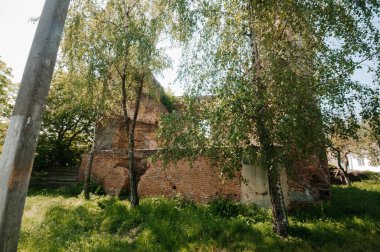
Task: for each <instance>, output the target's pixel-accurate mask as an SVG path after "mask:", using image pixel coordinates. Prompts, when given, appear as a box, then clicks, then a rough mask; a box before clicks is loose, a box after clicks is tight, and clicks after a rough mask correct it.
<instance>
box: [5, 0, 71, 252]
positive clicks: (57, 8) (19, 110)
mask: <svg viewBox="0 0 380 252" xmlns="http://www.w3.org/2000/svg"><path fill="white" fill-rule="evenodd" d="M69 3H70V0H48V1H45V5H44V8H43V11H42V14H41V18H40V21H39V23H38V27H37V30H36V34H35V36H34V40H33V44H32V47H31V50H30V53H29V56H28V60H27V63H26V66H25V70H24V74H23V77H22V80H21V85H20V89H19V92H18V95H17V99H16V103H15V106H14V109H13V113H12V117H11V120H10V123H9V128H8V132H7V136H6V139H5V144H4V149H3V154H2V156H1V160H0V251H1V252H3V251H7V252H8V251H11V252H12V251H16V250H17V244H18V237H19V232H20V226H21V219H22V214H23V210H24V205H25V199H26V194H27V190H28V185H29V180H30V175H31V172H32V167H33V160H34V154H35V150H36V145H37V140H38V136H39V132H40V128H41V122H42V117H43V112H44V109H45V102H46V97H47V95H48V92H49V88H50V82H51V79H52V75H53V71H54V66H55V62H56V58H57V51H58V47H59V43H60V41H61V37H62V32H63V26H64V23H65V19H66V14H67V10H68V7H69Z"/></svg>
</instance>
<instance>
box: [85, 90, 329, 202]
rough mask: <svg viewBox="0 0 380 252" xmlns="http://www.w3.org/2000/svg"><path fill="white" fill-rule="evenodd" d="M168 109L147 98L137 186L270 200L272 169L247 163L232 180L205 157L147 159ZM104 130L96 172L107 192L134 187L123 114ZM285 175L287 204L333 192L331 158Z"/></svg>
mask: <svg viewBox="0 0 380 252" xmlns="http://www.w3.org/2000/svg"><path fill="white" fill-rule="evenodd" d="M163 113H167V110H166V109H165V108H164V107H163V105H162V104H160V103H158V102H157V101H156V100H154V99H151V98H149V97H147V96H145V97H144V98H143V100H142V102H141V105H140V113H139V116H138V118H137V120H138V122H137V125H136V131H135V139H136V142H135V147H136V152H135V157H136V164H137V179H138V181H139V182H138V192H139V194H140V195H141V196H142V197H148V196H159V195H164V196H168V197H173V196H176V195H181V196H182V197H184V198H186V199H189V200H193V201H195V202H198V203H204V202H208V201H210V200H213V199H216V198H219V197H224V198H230V199H232V200H235V201H244V202H251V201H253V202H255V203H258V204H261V205H262V206H265V207H268V206H270V198H269V197H270V196H269V190H268V188H267V187H268V184H267V175H266V173H267V172H266V171H260V170H259V168H258V167H253V166H251V167H250V166H246V165H243V166H242V169H243V170H242V173H239V174H237V176H236V177H235V178H234V179H232V180H229V179H225V178H223V177H221V176H220V168H219V167H218V166H217V165H215V164H213V163H212V162H211V160H210V159H209V158H206V157H198V158H196V159H195V160H194V162H193V163H189V162H188V161H185V160H182V161H179V162H178V163H177V165H174V164H169V165H168V167H164V166H163V163H162V162H161V161H157V162H155V163H152V162H150V161H148V160H147V157H149V156H150V155H151V154H152V153H153V152H155V150H157V148H158V147H159V143H158V142H157V140H156V131H157V128H158V120H159V117H160V116H161V115H162V114H163ZM129 114H130V115H131V114H132V111H129ZM99 132H100V133H99V141H98V142H97V145H98V149H99V150H100V151H98V152H97V153H96V154H95V157H94V162H93V168H92V177H93V178H94V179H95V180H97V181H99V182H100V183H102V184H103V186H104V189H105V191H106V192H107V193H108V194H110V195H119V194H120V192H122V191H124V190H125V191H128V190H129V180H128V159H127V157H128V155H127V147H128V136H127V134H126V132H125V129H124V127H123V124H122V117H116V116H115V117H113V118H110V119H109V122H108V123H106V124H105V125H104V126H102V127H99ZM86 164H87V156H86V155H85V156H83V159H82V164H81V168H80V178H81V179H83V174H84V170H85V167H86ZM244 169H248V170H244ZM247 171H248V173H245V172H247ZM242 174H250V180H251V181H250V182H249V183H250V184H249V185H246V184H244V183H245V182H244V179H243V180H242V179H241V176H242ZM255 174H256V175H257V174H261V177H262V179H263V180H265V181H264V182H262V181H258V180H257V178H256V177H255V176H256V175H255ZM252 176H253V177H252ZM281 180H282V181H281V182H282V183H283V191H284V194H285V195H284V196H285V200H286V202H287V206H290V207H292V206H296V205H297V204H304V203H311V202H314V201H316V200H319V199H321V198H324V197H326V196H329V186H330V183H329V178H328V170H327V162H324V161H321V160H320V159H319V158H318V157H316V156H310V158H308V159H305V160H300V161H299V162H295V164H294V167H293V168H292V170H291V171H288V172H287V173H286V174H285V175H284V176H282V179H281ZM256 201H260V202H256Z"/></svg>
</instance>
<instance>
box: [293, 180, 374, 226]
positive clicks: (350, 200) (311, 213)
mask: <svg viewBox="0 0 380 252" xmlns="http://www.w3.org/2000/svg"><path fill="white" fill-rule="evenodd" d="M331 191H332V197H331V200H330V201H329V202H321V203H320V204H317V205H315V206H311V207H308V208H306V209H302V210H299V211H296V212H294V214H293V216H294V218H296V219H297V220H299V221H305V220H310V219H320V218H328V219H332V220H337V221H338V220H342V219H346V218H352V217H360V218H366V219H372V220H374V221H376V222H378V223H380V192H379V191H373V190H366V189H361V188H358V187H338V186H335V187H333V188H332V189H331Z"/></svg>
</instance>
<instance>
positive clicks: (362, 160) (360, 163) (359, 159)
mask: <svg viewBox="0 0 380 252" xmlns="http://www.w3.org/2000/svg"><path fill="white" fill-rule="evenodd" d="M358 164H359V166H364V158H358Z"/></svg>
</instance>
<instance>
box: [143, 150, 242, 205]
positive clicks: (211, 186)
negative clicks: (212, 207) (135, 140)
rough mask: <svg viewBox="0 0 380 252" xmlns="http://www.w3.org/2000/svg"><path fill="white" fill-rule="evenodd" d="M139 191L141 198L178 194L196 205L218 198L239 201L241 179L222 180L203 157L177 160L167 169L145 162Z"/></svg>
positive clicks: (218, 173) (157, 164)
mask: <svg viewBox="0 0 380 252" xmlns="http://www.w3.org/2000/svg"><path fill="white" fill-rule="evenodd" d="M138 192H139V194H140V195H141V196H142V197H149V196H158V195H165V196H169V197H174V196H176V195H181V196H182V197H184V198H186V199H188V200H192V201H195V202H198V203H205V202H209V201H211V200H213V199H216V198H221V197H222V198H229V199H232V200H234V201H240V197H241V191H240V176H239V175H237V176H236V177H235V178H233V179H226V178H224V177H223V176H221V175H220V168H219V167H218V166H215V165H213V163H212V162H211V160H210V158H206V157H199V158H197V159H196V160H194V161H192V162H189V161H186V160H180V161H179V162H178V163H177V164H176V165H175V164H168V165H167V167H165V166H164V165H163V162H162V161H158V162H155V163H152V162H148V169H147V171H146V173H145V174H144V175H143V176H142V177H141V180H140V183H139V186H138Z"/></svg>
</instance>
